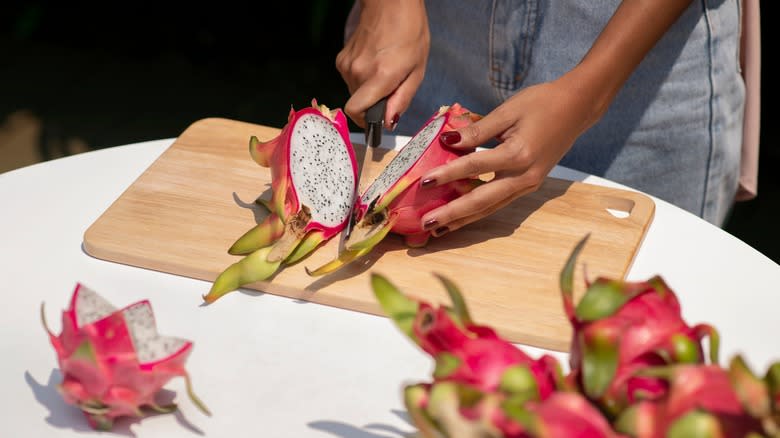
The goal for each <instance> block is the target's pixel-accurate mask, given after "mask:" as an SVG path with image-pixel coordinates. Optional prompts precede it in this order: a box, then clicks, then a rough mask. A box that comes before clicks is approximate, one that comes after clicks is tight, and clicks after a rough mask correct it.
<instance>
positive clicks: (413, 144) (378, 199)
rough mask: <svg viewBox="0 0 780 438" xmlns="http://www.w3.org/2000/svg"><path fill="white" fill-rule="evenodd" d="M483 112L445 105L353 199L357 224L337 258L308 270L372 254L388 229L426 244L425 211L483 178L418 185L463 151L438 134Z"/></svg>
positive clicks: (411, 243)
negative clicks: (436, 184)
mask: <svg viewBox="0 0 780 438" xmlns="http://www.w3.org/2000/svg"><path fill="white" fill-rule="evenodd" d="M477 119H479V116H478V115H476V114H474V113H472V112H470V111H468V110H466V109H465V108H463V107H462V106H461V105H460V104H457V103H455V104H453V105H451V106H443V107H441V108H440V109H439V110H438V111H437V112H436V113H435V114H434V115H433V116H431V118H430V119H429V120H428V121H427V122H426V123H425V125H423V127H422V128H421V129H420V131H419V132H418V133H417V134H416V135H415V136H414V137H412V138H411V140H409V142H408V143H407V144H406V145H405V146H404V147H403V148H402V149H401V150H400V151H398V154H397V155H396V156H395V157H393V159H392V160H391V161H390V163H389V164H388V165H387V167H386V168H385V169H384V170H383V171H382V173H381V174H380V175H379V176H378V177H377V178H376V179H375V180H374V181H373V182H372V183H371V184H370V185H369V186H368V188H367V189H366V190H365V191H364V192H363V194H362V195H361V196H360V198H359V199H358V200H357V202H356V204H355V210H356V211H355V219H356V223H355V225H354V228H353V229H352V231H351V233H350V235H349V237H348V238H347V240H346V242H345V250H344V251H342V252H341V253H340V254H339V257H338V258H337V259H335V260H333V261H331V262H329V263H326V264H325V265H323V266H321V267H319V268H317V269H314V270H312V271H308V270H307V272H309V275H312V276H317V275H324V274H327V273H330V272H333V271H335V270H337V269H339V268H340V267H342V266H344V265H345V264H347V263H349V262H351V261H352V260H355V259H356V258H358V257H361V256H363V255H365V254H368V253H369V252H370V251H371V250H372V249H373V248H374V247H375V246H376V245H377V244H379V242H381V241H382V240H383V239H384V238H385V236H387V234H388V233H390V232H393V233H396V234H400V235H403V236H404V240H405V242H406V244H407V245H409V246H411V247H420V246H424V245H425V244H426V243H427V241H428V238H429V237H430V236H431V232H430V231H428V230H424V229H423V228H422V226H421V221H422V216H423V215H424V214H425V213H427V212H429V211H431V210H433V209H434V208H437V207H440V206H442V205H444V204H446V203H448V202H449V201H451V200H453V199H455V198H457V197H459V196H461V195H463V194H464V193H467V192H469V191H470V190H471V189H472V188H474V187H475V185H476V184H479V182H480V180H479V179H476V178H475V179H462V180H457V181H453V182H451V183H448V184H443V185H440V186H438V187H435V188H430V189H428V188H426V189H421V188H420V185H419V184H417V183H418V182H419V180H420V178H421V177H422V176H423V175H424V174H425V173H427V172H428V171H429V170H431V169H433V168H435V167H438V166H441V165H443V164H445V163H448V162H449V161H452V160H454V159H456V158H458V157H460V156H461V155H463V154H464V152H463V151H458V150H454V149H451V148H448V147H447V146H445V145H443V144H442V143H441V141H440V140H439V134H440V133H442V132H445V131H451V130H455V129H459V128H462V127H464V126H468V125H469V124H471V123H472V122H473V121H475V120H477Z"/></svg>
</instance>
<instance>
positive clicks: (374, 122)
mask: <svg viewBox="0 0 780 438" xmlns="http://www.w3.org/2000/svg"><path fill="white" fill-rule="evenodd" d="M386 108H387V97H383V98H382V99H379V102H377V103H375V104H373V105H372V106H371V107H370V108H369V109H368V110H367V111H366V145H368V146H369V147H372V148H373V147H377V146H378V145H379V144H381V143H382V126H384V121H385V109H386Z"/></svg>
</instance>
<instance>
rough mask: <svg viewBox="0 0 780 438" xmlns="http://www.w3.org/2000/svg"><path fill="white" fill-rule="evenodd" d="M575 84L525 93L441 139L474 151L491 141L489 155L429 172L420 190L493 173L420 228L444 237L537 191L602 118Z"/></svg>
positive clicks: (533, 88)
mask: <svg viewBox="0 0 780 438" xmlns="http://www.w3.org/2000/svg"><path fill="white" fill-rule="evenodd" d="M576 84H577V82H576V81H572V80H570V79H569V78H567V77H566V75H564V76H563V77H561V78H560V79H558V80H556V81H553V82H548V83H543V84H539V85H534V86H531V87H528V88H525V89H523V90H521V91H520V92H518V93H517V94H515V95H514V96H512V97H511V98H510V99H508V100H507V101H506V102H504V103H503V104H501V105H500V106H498V107H497V108H496V109H495V110H493V111H492V112H490V113H489V114H487V115H486V116H484V117H483V118H482V119H480V120H479V121H477V122H474V123H473V124H471V125H469V126H467V127H465V128H461V129H459V130H457V131H449V132H444V133H442V134H441V136H440V138H441V140H442V142H443V143H444V144H446V145H447V146H450V147H452V148H454V149H463V150H473V149H474V148H476V147H478V146H480V145H482V144H484V143H485V142H487V141H489V140H491V139H494V138H495V139H497V140H498V141H499V142H500V143H499V144H498V146H496V147H495V148H493V149H488V150H484V151H478V152H473V153H470V154H467V155H464V156H462V157H460V158H458V159H455V160H453V161H451V162H449V163H447V164H445V165H442V166H440V167H437V168H436V169H433V170H431V171H430V172H429V173H428V174H426V175H425V176H423V177H422V178H421V179H420V181H421V185H422V187H423V188H428V187H435V186H437V185H440V184H445V183H448V182H450V181H454V180H457V179H461V178H469V177H475V176H479V175H483V174H488V173H495V177H494V178H493V179H492V180H490V181H489V182H487V183H485V184H482V185H480V186H478V187H477V188H475V189H474V190H472V191H471V192H469V193H467V194H465V195H463V196H461V197H459V198H457V199H455V200H453V201H451V202H449V203H448V204H446V205H443V206H441V207H439V208H437V209H435V210H432V211H430V212H428V213H427V214H425V215H424V216H423V218H422V226H423V228H425V229H427V230H431V231H433V235H434V236H436V237H438V236H441V235H442V234H444V233H446V232H449V231H454V230H457V229H458V228H460V227H462V226H464V225H466V224H469V223H471V222H474V221H477V220H479V219H482V218H484V217H485V216H488V215H490V214H492V213H494V212H495V211H497V210H499V209H501V208H503V207H505V206H506V205H507V204H509V203H510V202H512V201H514V200H515V199H517V198H518V197H520V196H523V195H526V194H528V193H532V192H534V191H536V190H537V189H538V188H539V187H540V186H541V184H542V182H543V181H544V179H545V178H546V176H547V174H548V173H549V172H550V171H551V170H552V168H553V167H555V165H556V164H557V163H558V161H560V159H561V158H562V157H563V156H564V154H565V153H566V152H567V151H568V150H569V148H571V146H572V144H574V141H575V140H576V139H577V137H579V135H580V134H582V133H583V132H584V131H585V130H586V129H587V128H588V127H590V126H591V125H592V124H593V123H594V122H595V121H596V120H597V119H598V118H599V117H600V116H601V114H602V111H603V109H601V108H602V107H601V106H599V105H597V103H596V102H594V101H593V100H591V99H588V98H586V97H585V96H587V95H589V94H590V93H587V92H585V93H583V92H581V91H583V90H579V89H578V87H577V85H576Z"/></svg>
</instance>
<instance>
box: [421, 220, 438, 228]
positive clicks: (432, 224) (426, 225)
mask: <svg viewBox="0 0 780 438" xmlns="http://www.w3.org/2000/svg"><path fill="white" fill-rule="evenodd" d="M437 225H439V221H437V220H436V219H428V220H427V221H425V223H424V224H423V229H424V230H430V229H431V228H434V227H435V226H437Z"/></svg>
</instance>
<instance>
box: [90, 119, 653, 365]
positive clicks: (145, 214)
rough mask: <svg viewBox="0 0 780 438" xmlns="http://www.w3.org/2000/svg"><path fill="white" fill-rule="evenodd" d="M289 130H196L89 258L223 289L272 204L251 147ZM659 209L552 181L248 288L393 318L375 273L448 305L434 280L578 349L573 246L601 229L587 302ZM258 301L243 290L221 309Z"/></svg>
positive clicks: (139, 183)
mask: <svg viewBox="0 0 780 438" xmlns="http://www.w3.org/2000/svg"><path fill="white" fill-rule="evenodd" d="M278 132H279V130H278V129H275V128H270V127H266V126H260V125H254V124H249V123H244V122H238V121H234V120H228V119H219V118H210V119H203V120H199V121H197V122H195V123H194V124H192V125H191V126H190V127H188V128H187V129H186V130H185V131H184V132H183V133H182V134H181V136H180V137H178V138H177V140H176V141H175V142H174V144H173V145H171V146H170V147H169V148H168V149H167V150H166V151H165V152H164V153H163V154H162V155H161V156H160V157H159V158H158V159H157V160H156V161H155V162H154V163H152V165H150V166H149V168H148V169H147V170H146V171H145V172H144V173H143V174H142V175H141V176H140V177H139V178H138V179H137V180H136V181H135V182H134V183H133V184H132V185H131V186H130V187H129V188H128V189H127V190H126V191H125V192H124V193H122V195H121V196H120V197H119V198H118V199H117V200H116V201H115V202H114V203H113V204H112V205H111V206H110V207H109V208H108V209H107V210H106V211H105V212H104V213H103V214H102V215H101V216H100V217H99V218H98V219H97V220H96V221H95V222H94V223H93V224H92V225H91V226H90V227H89V229H88V230H87V231H86V232H85V234H84V248H85V250H86V251H87V253H88V254H90V255H92V256H94V257H96V258H100V259H104V260H109V261H113V262H118V263H123V264H128V265H132V266H138V267H142V268H147V269H153V270H157V271H162V272H167V273H172V274H177V275H182V276H187V277H192V278H197V279H202V280H207V281H213V280H214V279H215V278H216V276H217V275H218V274H219V273H220V272H221V271H222V270H223V269H224V268H226V267H227V266H228V265H230V264H231V263H233V262H235V261H236V260H238V258H237V257H236V256H231V255H229V254H228V253H227V249H228V248H229V247H230V245H232V243H233V242H234V241H235V239H236V238H238V237H239V236H240V235H242V234H243V233H244V232H245V231H246V230H248V229H249V228H251V227H252V226H254V224H255V223H257V221H259V220H260V219H262V217H263V215H264V213H263V211H262V210H261V209H259V208H258V207H257V206H256V205H254V204H253V201H254V199H256V198H257V197H258V196H259V195H261V194H264V195H265V196H266V197H270V196H269V195H270V171H269V170H268V169H266V168H262V167H260V166H258V165H257V164H255V162H254V161H252V159H251V158H250V156H249V153H248V141H249V138H250V136H251V135H256V136H258V137H259V138H260V139H261V140H266V139H270V138H272V137H273V136H275V135H276V134H277V133H278ZM355 150H356V154H357V155H358V161H359V162H362V161H363V160H362V156H363V155H364V154H365V148H364V147H363V146H362V145H355ZM379 154H383V157H382V159H381V161H378V162H374V163H372V165H371V166H369V168H367V169H366V171H365V172H363V176H362V178H363V181H361V187H364V186H365V184H366V183H367V182H370V181H371V180H372V179H373V178H374V177H375V175H377V174H378V172H379V171H380V170H381V169H382V168H383V167H384V165H386V163H387V162H389V160H390V158H391V157H392V156H393V155H394V154H395V152H394V151H385V150H380V151H379ZM374 159H375V160H376V157H375V158H374ZM654 209H655V205H654V203H653V201H652V200H651V199H650V198H649V197H647V196H645V195H643V194H640V193H635V192H630V191H623V190H616V189H612V188H605V187H600V186H595V185H591V184H586V183H581V182H570V181H564V180H559V179H554V178H548V179H547V180H546V181H545V183H544V184H543V185H542V187H541V188H540V189H539V190H538V191H537V192H535V193H533V194H531V195H528V196H525V197H523V198H520V199H518V200H517V201H515V202H514V203H512V204H511V205H509V206H508V207H506V208H504V209H502V210H500V211H499V212H497V213H495V214H493V215H492V216H490V217H488V218H486V219H483V220H481V221H479V222H477V223H474V224H471V225H469V226H466V227H464V228H461V229H460V230H457V231H456V232H452V233H449V234H447V235H444V236H442V237H440V238H438V239H431V241H430V242H429V244H428V245H427V246H426V247H425V248H423V249H410V248H406V247H405V246H404V244H403V242H402V240H401V238H400V237H398V236H393V235H391V236H389V237H388V238H386V239H385V241H383V242H382V243H381V244H380V245H379V246H378V247H377V248H376V249H375V250H374V251H373V253H371V254H370V255H369V256H367V257H366V258H365V259H364V260H360V261H358V262H355V263H353V264H351V265H349V266H347V267H346V268H342V269H341V270H340V271H336V272H335V273H332V274H330V275H328V276H324V277H319V278H312V277H309V276H308V275H307V274H306V272H305V270H304V266H306V267H309V268H316V267H318V266H320V265H322V264H323V263H325V262H327V261H329V260H331V259H332V258H333V257H335V256H336V249H337V246H338V236H337V237H336V238H334V239H331V241H330V242H328V243H327V244H326V245H324V246H322V247H321V248H319V249H318V250H317V251H315V252H314V253H312V254H311V256H309V257H308V258H306V259H304V260H303V261H301V262H300V263H298V264H295V265H291V266H287V267H285V268H284V269H282V270H281V271H279V273H278V274H277V275H275V276H274V277H273V278H272V279H270V281H267V282H258V283H255V284H252V285H250V286H248V289H255V290H259V291H264V292H268V293H272V294H277V295H283V296H287V297H293V298H298V299H303V300H308V301H312V302H317V303H322V304H326V305H332V306H338V307H342V308H346V309H351V310H356V311H363V312H369V313H374V314H381V309H380V308H379V307H378V305H377V303H376V302H375V300H374V297H373V294H372V292H371V288H370V282H369V276H370V273H371V272H377V273H381V274H383V275H385V276H387V277H389V278H390V279H391V280H392V281H393V282H394V283H395V284H396V285H397V286H398V287H399V288H401V290H402V291H404V292H405V293H408V294H411V295H415V296H417V297H420V298H424V299H427V300H429V301H431V302H436V303H448V300H447V298H446V293H445V292H444V289H443V288H442V286H441V285H440V284H439V282H438V280H436V278H435V277H434V276H433V275H432V273H434V272H435V273H439V274H442V275H444V276H447V277H449V278H450V279H452V280H453V281H454V282H455V283H456V284H457V285H458V286H459V287H460V288H461V290H462V291H463V293H464V295H465V298H466V301H467V304H468V305H469V307H470V309H471V311H472V312H473V313H472V315H473V317H474V319H475V320H476V321H477V322H479V323H484V324H488V325H491V326H493V327H494V328H495V329H497V330H498V331H499V333H500V334H502V335H503V336H505V337H507V338H508V339H510V340H511V341H513V342H518V343H524V344H529V345H534V346H539V347H544V348H549V349H554V350H559V351H566V350H567V349H568V345H569V337H570V334H571V330H570V327H569V323H568V321H567V320H566V318H565V317H564V313H563V308H562V304H561V298H560V291H559V288H558V275H559V273H560V270H561V268H562V267H563V265H564V263H565V262H566V260H567V257H568V256H569V253H570V252H571V250H572V248H573V247H574V246H575V244H576V243H577V242H578V241H579V240H580V239H582V238H583V237H584V236H585V235H586V234H587V233H590V239H589V240H588V243H587V245H586V246H585V249H584V251H583V252H582V254H581V256H580V258H579V260H578V261H579V263H578V269H577V272H576V277H575V282H576V289H575V296H577V297H578V296H580V295H581V294H582V292H583V291H584V277H583V269H582V267H583V265H586V266H587V272H588V275H589V277H591V278H595V277H596V276H602V275H603V276H608V277H611V278H623V277H624V276H625V274H626V272H627V271H628V269H629V267H630V265H631V262H632V260H633V258H634V255H635V254H636V251H637V249H638V247H639V245H640V243H641V242H642V238H643V236H644V235H645V232H646V230H647V227H648V225H649V224H650V222H651V220H652V217H653V213H654ZM610 211H611V212H610ZM206 292H208V286H206V287H205V288H204V290H203V293H204V294H205V293H206ZM251 299H253V297H252V296H251V294H250V295H247V294H241V293H236V292H234V293H232V294H229V295H226V296H225V297H223V298H221V299H220V300H218V301H217V302H215V303H214V304H212V305H214V306H219V305H220V302H221V301H222V300H251ZM201 302H202V300H201V297H200V296H199V295H198V296H193V297H192V302H191V304H192V305H193V306H198V305H200V304H201ZM204 312H208V309H207V308H206V309H204ZM239 316H240V315H237V317H239ZM246 317H250V316H249V315H246Z"/></svg>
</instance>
